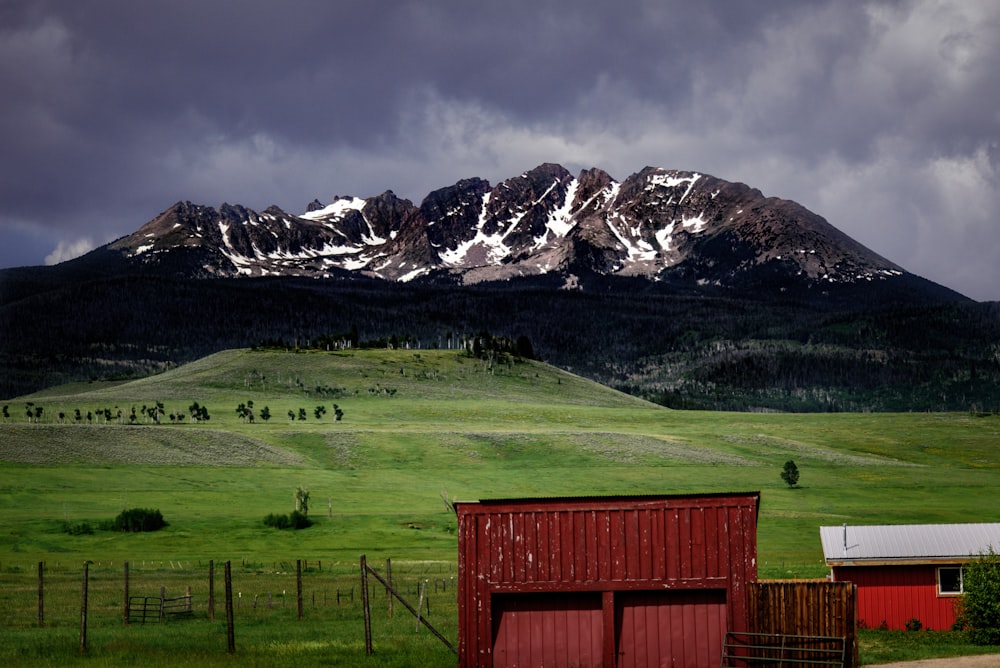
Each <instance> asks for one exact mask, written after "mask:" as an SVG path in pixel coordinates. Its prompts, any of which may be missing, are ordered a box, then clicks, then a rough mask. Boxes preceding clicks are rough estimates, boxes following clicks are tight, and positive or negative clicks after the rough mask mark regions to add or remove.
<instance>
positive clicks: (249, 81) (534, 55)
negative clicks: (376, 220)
mask: <svg viewBox="0 0 1000 668" xmlns="http://www.w3.org/2000/svg"><path fill="white" fill-rule="evenodd" d="M998 18H1000V7H998V6H997V5H996V4H995V3H992V2H989V1H983V2H976V1H959V0H955V1H954V2H947V1H944V2H937V1H934V2H932V1H930V0H927V1H916V0H915V1H913V2H872V3H867V4H862V3H842V2H832V1H831V2H799V1H796V2H767V3H748V2H740V1H736V0H733V1H730V2H725V1H717V2H704V3H692V2H679V1H678V2H668V1H659V0H657V1H653V0H649V1H643V0H630V1H626V2H619V3H607V2H586V1H580V0H577V1H574V2H570V1H563V2H553V1H533V2H507V3H475V2H466V1H464V0H462V1H460V0H450V1H439V2H431V1H427V2H401V1H395V2H369V1H365V2H360V1H359V2H344V1H339V2H333V3H331V2H325V1H319V0H293V1H291V2H287V3H274V2H269V1H268V2H264V1H259V2H253V1H239V2H237V1H235V0H233V1H225V2H224V1H206V0H201V1H199V2H191V1H172V2H143V3H136V2H131V1H124V0H123V1H118V2H115V1H110V0H105V1H100V2H98V1H97V0H77V1H75V2H56V1H54V0H52V1H45V0H41V1H40V0H31V1H28V0H14V1H13V2H7V3H5V4H4V5H2V6H0V90H3V91H4V97H3V100H2V101H0V142H2V153H0V233H2V236H3V238H4V240H5V243H4V244H3V248H2V249H0V266H9V265H13V264H38V263H41V262H42V261H43V260H44V259H45V256H46V255H49V258H48V261H50V262H51V261H58V260H60V259H65V258H67V257H70V256H72V255H74V254H78V253H79V252H81V251H82V250H85V249H86V248H87V247H88V246H93V245H97V244H101V243H105V242H106V241H108V240H110V239H111V238H114V237H116V236H120V235H122V234H127V233H129V232H131V231H133V230H135V229H136V228H137V227H139V226H140V225H141V224H142V223H143V222H145V221H146V220H148V219H150V218H152V217H153V216H155V215H156V214H157V213H159V212H160V211H161V210H163V209H165V208H166V207H168V206H169V205H170V204H172V203H173V202H174V201H176V200H180V199H190V200H192V201H196V202H199V203H205V204H212V205H217V204H219V203H221V202H222V201H230V202H239V203H242V204H245V205H247V206H250V207H253V208H258V209H259V208H263V207H266V206H268V205H269V204H272V203H275V204H278V205H279V206H282V207H283V208H285V209H287V210H289V211H291V212H295V213H297V212H301V211H302V210H303V209H304V207H305V203H306V202H308V201H310V200H311V199H313V198H314V197H319V198H320V199H322V200H327V201H328V200H329V199H331V198H332V196H333V195H336V194H353V195H359V196H370V195H374V194H377V193H379V192H381V191H383V190H386V189H392V190H394V191H395V192H396V193H397V194H400V195H402V196H405V197H410V198H411V199H415V200H419V199H420V198H422V197H423V196H424V195H425V194H427V192H429V191H430V190H432V189H435V188H438V187H441V186H445V185H449V184H451V183H454V182H455V181H457V180H458V179H460V178H464V177H469V176H482V177H484V178H488V179H490V180H491V181H494V182H496V181H498V180H500V179H503V178H506V177H510V176H514V175H516V174H518V173H520V172H522V171H524V170H526V169H530V168H531V167H533V166H535V165H536V164H538V163H540V162H543V161H553V162H561V163H562V164H564V165H565V166H567V167H568V168H570V169H579V168H583V167H590V166H599V167H602V168H604V169H606V170H608V171H609V172H611V173H612V175H614V176H615V177H617V178H624V177H626V176H628V174H630V173H632V172H634V171H637V170H639V169H641V168H642V167H643V166H645V165H647V164H653V165H659V166H663V167H668V168H677V169H693V170H701V171H704V172H708V173H711V174H714V175H716V176H719V177H722V178H726V179H731V180H736V181H743V182H746V183H750V184H751V185H754V186H756V187H759V188H760V189H761V190H763V191H764V192H765V194H768V195H775V196H780V197H785V198H789V199H795V200H797V201H800V202H801V203H802V204H804V205H805V206H807V207H809V208H811V209H813V210H814V211H816V212H818V213H820V214H821V215H823V216H825V217H826V218H827V219H828V220H830V222H831V223H833V224H834V225H836V226H837V227H839V228H841V229H843V230H844V231H845V232H847V233H848V234H851V235H852V236H854V237H855V238H857V239H858V240H860V241H861V242H862V243H865V244H866V245H868V246H870V247H872V248H873V249H874V250H876V251H878V252H879V253H881V254H883V255H885V256H886V257H888V258H890V259H892V260H894V261H896V262H898V263H900V264H902V265H903V266H905V267H906V268H907V269H909V270H911V271H914V272H916V273H919V274H921V275H924V276H927V277H928V278H931V279H932V280H936V281H938V282H941V283H944V284H945V285H948V286H949V287H953V288H955V289H958V290H960V291H962V292H964V293H966V294H969V295H970V296H973V297H976V298H980V299H997V298H1000V289H998V288H997V286H998V285H1000V270H998V269H997V267H998V266H1000V230H998V225H997V222H996V212H997V209H998V204H1000V196H998V192H1000V188H997V169H998V153H1000V149H998V141H1000V132H998V130H1000V112H998V109H1000V99H998V97H1000V67H998V64H1000V44H998V36H1000V25H998ZM8 240H9V243H8ZM40 249H46V250H44V251H42V250H40Z"/></svg>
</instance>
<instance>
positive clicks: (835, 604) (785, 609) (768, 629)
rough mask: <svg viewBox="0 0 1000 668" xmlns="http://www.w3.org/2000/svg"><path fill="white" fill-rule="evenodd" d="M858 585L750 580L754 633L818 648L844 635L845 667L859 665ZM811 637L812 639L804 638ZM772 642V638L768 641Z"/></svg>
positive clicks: (751, 626) (751, 630) (828, 582)
mask: <svg viewBox="0 0 1000 668" xmlns="http://www.w3.org/2000/svg"><path fill="white" fill-rule="evenodd" d="M856 594H857V587H855V586H854V585H853V584H852V583H850V582H830V581H828V580H791V581H764V582H754V583H750V611H749V612H750V620H749V621H750V623H749V631H750V633H753V634H760V635H762V636H772V637H780V636H786V637H796V644H797V646H799V647H805V648H810V647H811V648H814V649H816V650H817V651H819V650H823V649H825V648H828V647H830V646H831V645H830V641H831V639H839V638H843V647H844V650H843V653H844V663H843V665H844V667H845V668H855V667H856V666H857V665H858V642H857V631H856V629H857V597H856ZM803 637H810V638H812V639H813V640H812V642H811V643H810V641H808V640H805V639H803ZM769 642H771V641H769Z"/></svg>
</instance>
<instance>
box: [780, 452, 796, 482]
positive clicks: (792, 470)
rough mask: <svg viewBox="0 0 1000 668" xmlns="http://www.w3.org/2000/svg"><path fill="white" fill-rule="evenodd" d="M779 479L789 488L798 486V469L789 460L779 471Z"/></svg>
mask: <svg viewBox="0 0 1000 668" xmlns="http://www.w3.org/2000/svg"><path fill="white" fill-rule="evenodd" d="M781 479H782V480H784V481H785V484H787V485H788V486H789V487H795V486H796V485H798V484H799V467H798V466H796V465H795V462H794V461H792V460H791V459H789V460H788V461H787V462H785V468H783V469H782V470H781Z"/></svg>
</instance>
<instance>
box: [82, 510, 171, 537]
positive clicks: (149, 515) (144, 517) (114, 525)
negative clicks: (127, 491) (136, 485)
mask: <svg viewBox="0 0 1000 668" xmlns="http://www.w3.org/2000/svg"><path fill="white" fill-rule="evenodd" d="M166 526H170V525H169V524H168V523H167V521H166V520H165V519H163V514H162V513H161V512H160V511H159V510H151V509H149V508H130V509H128V510H123V511H122V512H120V513H118V516H117V517H115V518H114V519H113V520H105V521H103V522H101V523H99V524H98V525H97V528H98V529H100V530H101V531H120V532H129V533H138V532H142V531H159V530H160V529H162V528H164V527H166ZM63 531H64V532H65V533H68V534H70V535H71V536H86V535H90V534H92V533H94V527H93V526H92V525H91V524H90V523H89V522H75V523H73V522H64V523H63Z"/></svg>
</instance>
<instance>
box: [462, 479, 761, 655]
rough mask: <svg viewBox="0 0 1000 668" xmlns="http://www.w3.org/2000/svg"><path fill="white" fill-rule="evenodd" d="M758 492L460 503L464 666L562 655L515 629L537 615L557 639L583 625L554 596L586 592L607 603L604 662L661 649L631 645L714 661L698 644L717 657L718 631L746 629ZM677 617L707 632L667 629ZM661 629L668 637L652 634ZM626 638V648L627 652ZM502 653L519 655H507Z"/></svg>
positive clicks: (754, 559) (535, 619) (604, 605)
mask: <svg viewBox="0 0 1000 668" xmlns="http://www.w3.org/2000/svg"><path fill="white" fill-rule="evenodd" d="M758 501H759V496H758V495H757V494H756V493H748V494H725V495H723V494H719V495H699V496H665V497H613V498H612V497H605V498H588V499H548V500H544V499H542V500H539V499H533V500H532V499H525V500H512V501H484V502H479V503H459V504H457V506H456V508H457V512H458V532H459V662H460V665H463V666H493V665H541V664H542V663H544V665H546V666H549V665H561V664H559V663H555V664H553V663H552V662H551V661H542V660H541V658H539V660H537V661H536V660H534V657H535V655H534V654H533V653H532V652H534V651H536V650H531V649H530V648H531V647H533V643H534V641H533V640H525V643H526V645H527V646H528V648H529V649H524V648H521V647H519V646H517V645H516V638H517V637H520V635H521V633H522V631H524V630H527V629H531V628H539V627H537V626H532V625H537V624H541V625H543V627H544V625H545V624H548V625H550V628H551V630H552V633H549V634H544V633H543V634H542V635H541V636H540V637H542V638H555V637H556V634H557V633H562V630H561V629H560V625H561V624H563V623H574V624H575V623H576V622H577V621H578V620H571V621H567V622H560V621H559V620H560V619H566V618H565V616H564V617H559V616H558V615H557V614H556V613H557V611H559V610H561V609H562V607H563V606H564V605H565V601H566V600H567V599H565V598H560V597H559V596H558V595H557V594H567V593H580V592H592V593H593V594H594V597H593V598H588V599H586V600H589V601H591V602H593V601H597V602H599V603H600V606H599V608H600V615H601V617H600V618H601V628H602V629H603V631H602V637H601V642H602V643H603V645H602V646H603V650H602V654H601V660H602V661H601V665H608V666H610V665H615V662H616V661H617V659H616V655H618V654H620V655H621V656H622V657H624V656H626V655H628V656H629V657H631V658H630V659H629V660H630V661H632V663H630V664H627V665H659V659H657V660H653V659H654V658H655V657H652V658H651V657H646V658H644V659H642V660H638V659H636V657H638V656H639V655H638V654H636V653H634V652H632V651H631V649H630V648H632V646H633V644H634V643H638V644H637V645H636V646H641V645H642V644H643V643H646V652H647V653H650V652H651V653H660V652H670V653H671V656H672V657H673V658H674V659H676V665H678V666H682V665H706V664H705V662H704V660H703V659H704V657H705V656H706V654H705V651H707V650H706V649H705V648H703V647H702V648H699V647H695V646H694V645H697V644H698V643H701V644H706V643H707V644H708V645H712V646H713V647H715V648H716V649H715V650H713V651H714V652H715V654H713V655H712V656H714V657H716V658H718V657H719V656H721V646H722V635H721V634H724V632H725V630H727V629H729V630H745V628H746V620H747V614H748V601H747V595H748V592H747V583H749V582H752V581H754V580H756V574H757V548H756V544H757V506H758ZM697 592H707V593H697ZM536 594H537V595H539V596H540V598H519V597H523V595H536ZM667 594H669V595H667ZM688 594H690V596H693V597H694V598H685V596H686V595H688ZM573 600H577V601H578V600H580V599H573ZM547 601H549V602H550V603H547ZM692 601H695V602H692ZM498 605H500V607H497V606H498ZM525 606H527V607H525ZM497 617H499V619H497ZM588 619H590V621H589V622H587V624H590V623H593V622H594V620H593V618H588ZM522 622H523V623H525V624H528V626H527V627H522V626H521V624H522ZM626 622H627V623H626ZM677 624H681V625H682V626H684V625H687V626H686V628H695V627H697V628H699V629H701V630H699V632H698V633H686V634H683V635H682V636H677V637H676V638H674V636H671V635H670V634H667V633H666V629H667V628H668V627H669V628H673V627H674V626H675V625H677ZM665 625H666V626H665ZM647 627H648V628H647ZM659 636H665V641H664V642H665V644H663V645H657V646H653V645H649V644H648V643H649V642H651V641H650V640H649V639H650V638H653V637H659ZM527 637H528V638H534V637H536V635H534V634H530V635H529V636H527ZM640 638H641V639H644V640H643V642H639V639H640ZM623 642H624V643H625V645H626V648H628V649H630V651H629V652H625V653H621V651H622V647H623V646H622V643H623ZM689 644H690V645H691V647H690V648H688V645H689ZM706 647H707V645H706ZM494 651H495V652H497V653H498V654H497V657H496V661H495V658H494V656H493V654H494ZM501 651H502V652H503V656H504V657H505V658H504V660H505V661H507V660H508V659H509V657H512V656H513V657H517V660H516V662H514V663H509V662H508V663H500V662H499V659H500V657H499V652H501ZM537 651H548V650H543V649H541V648H539V649H537ZM589 651H590V650H587V653H584V652H583V651H582V650H581V653H580V658H581V659H582V658H583V657H585V656H590V654H589ZM525 652H528V655H527V656H531V657H532V661H526V660H525V656H526V655H525ZM688 655H690V656H692V657H693V656H698V657H699V658H698V660H696V661H693V662H692V661H686V660H685V659H684V658H683V657H684V656H688ZM660 658H663V657H662V656H661V657H660ZM576 663H582V664H584V665H585V663H586V662H585V661H582V660H581V661H577V662H576ZM667 663H668V664H669V661H667ZM565 665H575V664H571V663H566V664H565Z"/></svg>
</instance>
